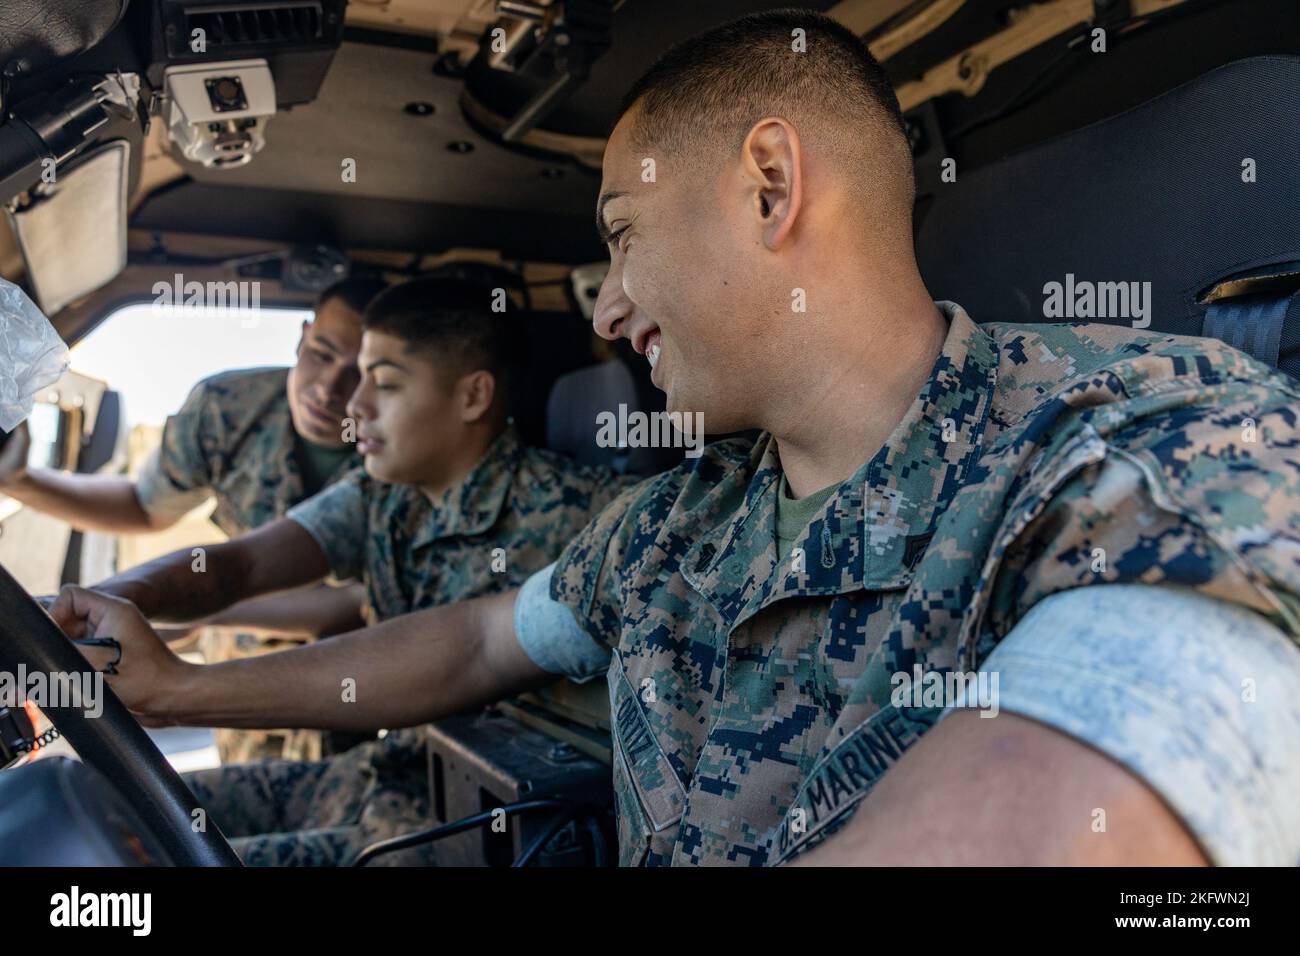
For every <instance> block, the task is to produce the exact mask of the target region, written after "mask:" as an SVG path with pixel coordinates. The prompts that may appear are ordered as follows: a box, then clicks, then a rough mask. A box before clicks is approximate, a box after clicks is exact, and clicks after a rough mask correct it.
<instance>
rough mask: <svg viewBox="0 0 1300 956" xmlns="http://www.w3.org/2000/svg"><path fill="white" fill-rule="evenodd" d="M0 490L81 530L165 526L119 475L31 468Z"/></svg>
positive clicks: (130, 483) (121, 530)
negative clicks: (83, 473)
mask: <svg viewBox="0 0 1300 956" xmlns="http://www.w3.org/2000/svg"><path fill="white" fill-rule="evenodd" d="M0 492H3V493H4V494H6V495H8V496H9V497H11V498H14V499H16V500H18V501H21V502H22V503H23V504H24V505H26V506H27V507H29V508H32V509H33V510H35V511H39V512H41V513H43V514H47V515H50V516H52V517H55V518H58V519H60V520H62V521H66V522H68V524H70V525H72V526H73V527H74V528H77V529H79V530H82V531H100V532H107V533H110V534H138V533H141V532H146V531H154V530H157V529H159V528H163V527H166V525H167V524H168V523H169V522H167V521H162V520H160V519H157V518H155V517H153V516H151V515H150V514H149V512H147V511H145V510H144V508H142V507H141V506H140V500H139V498H137V497H136V493H135V482H133V481H132V480H131V479H130V478H125V477H122V476H120V475H78V474H70V473H68V472H63V471H55V470H53V469H49V468H34V469H31V470H28V471H24V472H23V473H22V474H20V475H17V476H15V477H14V478H12V479H11V480H9V481H8V482H6V483H5V485H4V487H2V488H0Z"/></svg>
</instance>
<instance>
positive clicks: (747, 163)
mask: <svg viewBox="0 0 1300 956" xmlns="http://www.w3.org/2000/svg"><path fill="white" fill-rule="evenodd" d="M741 162H742V164H743V167H744V173H745V177H746V179H747V180H748V181H749V186H750V188H751V189H752V196H753V203H754V215H755V217H756V220H757V222H758V223H759V226H760V229H761V231H762V236H763V245H765V246H767V248H768V249H778V248H780V246H781V244H782V243H784V242H785V241H786V239H787V238H788V237H789V235H790V232H791V230H793V229H794V223H795V220H796V219H797V218H798V216H799V210H800V208H801V207H802V204H803V145H802V144H801V143H800V141H799V134H798V132H797V131H796V130H795V128H794V127H793V126H791V125H790V123H789V122H787V121H786V120H783V119H781V118H780V117H775V116H773V117H768V118H767V119H762V120H759V121H758V122H757V123H755V124H754V127H753V129H751V130H750V131H749V135H748V136H746V137H745V143H744V145H743V146H742V147H741Z"/></svg>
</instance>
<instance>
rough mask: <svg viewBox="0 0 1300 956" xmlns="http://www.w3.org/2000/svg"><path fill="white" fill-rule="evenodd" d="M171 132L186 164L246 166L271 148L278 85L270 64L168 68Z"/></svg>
mask: <svg viewBox="0 0 1300 956" xmlns="http://www.w3.org/2000/svg"><path fill="white" fill-rule="evenodd" d="M163 82H164V89H165V92H166V97H167V100H166V102H167V105H166V107H165V110H166V112H165V116H166V120H167V131H168V133H169V135H170V136H171V138H172V141H173V142H174V143H176V145H177V146H178V147H179V148H180V151H181V153H182V154H183V155H184V156H185V158H186V159H190V160H193V161H194V162H196V163H202V164H203V165H204V166H212V167H231V166H242V165H244V164H245V163H247V162H248V161H249V160H251V159H252V158H253V154H254V153H256V152H257V151H258V150H260V149H261V148H262V147H263V146H264V145H265V143H266V138H265V130H266V122H267V120H268V119H269V118H270V117H271V116H272V115H274V113H275V82H274V81H273V80H272V78H271V70H270V68H269V67H268V66H267V63H266V61H265V60H234V61H229V62H225V63H204V64H188V65H185V66H171V67H168V68H167V70H166V72H165V73H164V74H163Z"/></svg>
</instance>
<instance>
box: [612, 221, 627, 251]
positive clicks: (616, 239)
mask: <svg viewBox="0 0 1300 956" xmlns="http://www.w3.org/2000/svg"><path fill="white" fill-rule="evenodd" d="M625 232H627V226H624V227H623V228H622V229H620V230H619V231H618V232H611V233H610V234H609V244H610V246H612V247H613V248H615V249H620V248H622V242H621V240H622V238H623V233H625Z"/></svg>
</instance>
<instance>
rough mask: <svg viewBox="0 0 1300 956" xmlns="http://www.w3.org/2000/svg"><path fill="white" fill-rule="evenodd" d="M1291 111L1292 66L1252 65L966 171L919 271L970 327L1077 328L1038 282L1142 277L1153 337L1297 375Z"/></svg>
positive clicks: (1297, 149) (924, 245) (936, 207)
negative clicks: (1050, 304)
mask: <svg viewBox="0 0 1300 956" xmlns="http://www.w3.org/2000/svg"><path fill="white" fill-rule="evenodd" d="M1297 102H1300V57H1296V56H1282V55H1277V56H1259V57H1250V58H1247V59H1243V60H1238V61H1235V62H1233V63H1228V64H1225V65H1224V66H1221V67H1219V68H1217V69H1215V70H1212V71H1210V72H1208V73H1206V74H1204V75H1203V76H1200V77H1198V78H1197V79H1195V80H1193V81H1191V82H1189V83H1186V84H1184V85H1182V86H1180V87H1177V88H1176V89H1173V90H1170V91H1169V92H1167V93H1165V94H1163V95H1161V96H1159V97H1156V98H1155V99H1152V100H1149V101H1147V102H1146V103H1143V104H1141V105H1139V106H1137V107H1134V108H1133V109H1131V110H1128V111H1126V112H1124V113H1121V114H1119V115H1117V116H1113V117H1110V118H1108V119H1105V120H1102V121H1100V122H1097V123H1094V124H1092V125H1090V126H1087V127H1084V128H1083V129H1079V130H1075V131H1072V132H1070V133H1066V134H1064V135H1062V136H1058V137H1056V138H1054V139H1051V140H1048V141H1047V142H1044V143H1040V144H1037V145H1035V146H1033V147H1031V148H1029V149H1027V150H1024V151H1022V152H1019V153H1016V154H1013V155H1011V156H1008V157H1005V158H1003V159H1000V160H998V161H997V162H994V163H991V164H989V165H986V166H983V167H980V168H979V169H976V170H973V171H971V172H969V173H967V174H964V175H963V174H961V173H960V172H959V173H958V177H957V181H956V182H955V183H952V184H950V185H942V186H940V187H939V188H938V191H937V193H936V195H935V198H934V202H933V204H932V205H931V206H930V208H929V210H928V213H927V214H926V216H925V218H924V220H923V221H922V225H921V228H920V231H919V233H918V238H917V257H918V261H919V264H920V267H921V274H922V275H923V276H924V277H925V280H926V284H927V286H928V287H929V289H930V291H931V293H932V294H933V295H934V296H935V297H936V298H939V299H950V300H952V301H955V302H957V303H959V304H960V305H962V307H964V308H965V309H966V310H967V311H968V312H969V313H970V315H971V317H972V318H973V319H974V320H975V321H976V322H1059V321H1072V319H1070V318H1047V317H1045V316H1044V314H1043V311H1044V310H1043V301H1044V286H1045V284H1046V283H1049V282H1060V283H1064V281H1065V279H1066V274H1067V273H1071V274H1073V275H1074V276H1075V277H1076V279H1080V280H1091V281H1094V282H1119V281H1149V282H1150V283H1151V286H1150V290H1151V312H1150V319H1151V323H1150V328H1151V329H1154V330H1157V331H1161V332H1170V333H1177V334H1183V335H1205V336H1214V337H1216V338H1219V339H1222V340H1223V341H1225V342H1228V343H1229V344H1231V345H1234V346H1236V347H1238V348H1240V349H1242V350H1243V351H1245V352H1247V353H1249V354H1251V355H1253V356H1254V357H1256V358H1258V359H1259V360H1261V361H1262V362H1264V363H1265V364H1268V365H1270V366H1273V367H1276V368H1280V369H1281V370H1282V371H1284V372H1286V373H1287V374H1289V375H1291V376H1293V377H1297V378H1300V122H1297V121H1296V118H1295V116H1296V113H1295V109H1296V106H1295V104H1296V103H1297ZM1247 159H1249V160H1253V168H1254V179H1255V181H1253V182H1247V181H1243V168H1244V167H1243V164H1244V163H1245V161H1246V160H1247ZM1077 321H1088V322H1092V321H1095V322H1107V323H1109V324H1115V325H1130V324H1132V320H1131V319H1129V318H1123V317H1119V318H1081V319H1078V320H1077Z"/></svg>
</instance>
